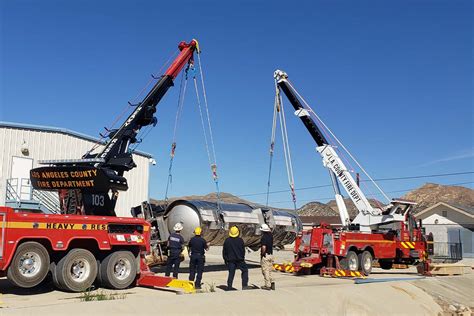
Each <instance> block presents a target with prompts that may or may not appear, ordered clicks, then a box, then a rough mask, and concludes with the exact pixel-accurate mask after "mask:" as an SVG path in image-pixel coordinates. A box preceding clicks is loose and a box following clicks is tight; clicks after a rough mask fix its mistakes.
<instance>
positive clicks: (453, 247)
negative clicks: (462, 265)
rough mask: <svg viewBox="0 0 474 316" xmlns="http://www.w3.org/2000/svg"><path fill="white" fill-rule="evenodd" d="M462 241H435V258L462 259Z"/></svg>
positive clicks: (444, 259) (445, 259)
mask: <svg viewBox="0 0 474 316" xmlns="http://www.w3.org/2000/svg"><path fill="white" fill-rule="evenodd" d="M462 258H463V257H462V243H460V242H434V243H433V259H437V260H442V261H459V260H462Z"/></svg>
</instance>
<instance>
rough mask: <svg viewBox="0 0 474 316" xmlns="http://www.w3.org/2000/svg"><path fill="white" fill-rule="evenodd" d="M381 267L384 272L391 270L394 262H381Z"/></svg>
mask: <svg viewBox="0 0 474 316" xmlns="http://www.w3.org/2000/svg"><path fill="white" fill-rule="evenodd" d="M379 265H380V268H382V269H384V270H390V269H392V267H393V261H392V260H382V259H381V260H379Z"/></svg>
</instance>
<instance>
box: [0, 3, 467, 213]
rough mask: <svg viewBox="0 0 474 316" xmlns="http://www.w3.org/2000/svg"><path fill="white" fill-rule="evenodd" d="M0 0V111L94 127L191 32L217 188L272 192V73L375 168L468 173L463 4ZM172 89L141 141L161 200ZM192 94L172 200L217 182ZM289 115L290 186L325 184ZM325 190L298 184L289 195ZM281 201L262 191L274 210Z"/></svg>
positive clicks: (278, 172) (304, 197)
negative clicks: (282, 75)
mask: <svg viewBox="0 0 474 316" xmlns="http://www.w3.org/2000/svg"><path fill="white" fill-rule="evenodd" d="M0 3H1V14H2V16H1V19H0V20H1V31H0V32H1V50H0V53H1V56H0V58H1V62H0V67H1V68H0V73H1V75H0V80H1V82H0V88H1V90H0V120H3V121H12V122H21V123H29V124H37V125H51V126H57V127H64V128H68V129H71V130H74V131H78V132H82V133H85V134H89V135H92V136H97V135H98V133H99V132H100V131H101V129H102V128H103V126H108V125H109V124H110V123H111V122H113V121H114V119H115V117H116V116H117V115H118V114H119V113H120V112H121V111H122V109H123V107H124V106H125V105H126V104H127V101H129V100H131V99H133V97H134V96H135V95H136V94H137V93H138V92H139V91H140V90H141V89H142V87H143V86H144V85H145V84H146V83H147V82H148V80H149V75H150V73H152V72H156V71H157V70H158V69H159V68H160V67H161V65H162V64H163V63H164V62H165V61H166V60H167V59H168V57H169V56H170V55H171V54H172V53H173V52H174V51H175V50H176V46H177V44H178V42H180V41H181V40H186V41H189V40H190V39H192V38H197V39H198V40H199V41H200V44H201V48H202V51H203V53H202V61H203V67H204V74H205V79H206V86H207V93H208V98H209V106H210V111H211V119H212V123H213V128H214V132H215V135H214V136H215V142H216V151H217V160H218V168H219V174H220V185H221V190H222V191H226V192H231V193H233V194H237V195H240V194H247V193H258V192H265V191H266V182H267V170H268V147H269V140H270V132H271V120H272V111H273V108H272V107H273V98H274V87H273V84H274V82H273V77H272V75H273V71H274V70H275V69H277V68H280V69H283V70H285V71H286V72H287V73H288V74H289V76H290V79H291V80H292V82H293V83H294V84H295V86H296V87H297V89H298V90H299V91H300V92H301V93H302V94H303V96H304V97H305V99H306V100H308V101H309V103H310V104H311V106H312V107H313V109H314V110H315V111H316V112H317V113H318V114H319V115H320V116H321V117H322V118H323V120H325V122H326V123H327V124H328V125H329V126H330V127H331V129H332V130H333V131H334V132H335V133H336V135H337V136H338V137H339V138H340V139H341V140H342V141H343V143H344V144H345V145H346V146H347V147H348V148H349V149H350V150H351V152H352V153H353V154H354V155H355V156H356V157H357V158H358V159H359V161H360V162H361V163H362V164H363V165H364V166H365V168H366V169H367V170H368V171H369V173H370V174H371V175H372V176H373V177H374V178H387V177H404V176H413V175H424V174H439V173H452V172H462V171H472V170H474V164H473V158H474V150H473V94H472V91H473V58H472V56H473V52H472V39H473V26H472V20H473V10H472V2H471V1H357V2H356V1H299V2H298V4H295V3H294V2H288V1H281V2H280V1H233V2H229V1H199V2H198V1H180V2H172V1H168V2H163V1H88V0H83V1H67V2H65V1H52V0H43V1H33V0H31V1H25V0H18V1H6V0H4V1H1V2H0ZM177 96H178V88H177V87H175V88H174V89H173V90H170V92H169V93H168V94H167V95H166V96H165V98H164V99H163V100H162V102H161V103H160V105H159V107H158V112H157V117H158V121H159V123H158V126H157V127H156V128H155V129H153V130H152V131H151V132H150V134H149V135H148V137H147V138H146V139H145V141H144V142H143V144H141V145H140V146H139V149H140V150H142V151H146V152H149V153H151V154H153V155H154V156H155V158H156V160H157V162H158V164H157V165H156V166H152V167H151V170H152V171H151V182H150V195H151V196H152V197H155V198H162V197H163V195H164V189H165V186H166V178H167V170H168V161H169V147H170V142H171V138H172V132H173V124H174V115H175V113H176V104H177ZM186 100H187V101H186V102H185V109H184V116H183V119H182V121H181V125H180V128H179V133H178V149H177V155H176V158H175V163H174V181H173V185H172V190H171V195H189V194H205V193H208V192H210V191H213V190H214V184H213V182H212V180H211V177H210V173H209V167H208V164H207V156H206V152H205V148H204V140H203V134H202V131H201V127H200V121H199V116H198V111H197V106H196V102H195V96H194V95H193V91H192V89H188V93H187V99H186ZM285 101H286V99H285ZM286 104H287V109H289V107H290V106H289V103H288V102H286ZM287 118H288V119H287V121H288V128H289V137H290V142H291V149H292V154H293V164H294V168H295V183H296V187H300V188H301V187H307V186H315V185H324V184H328V183H329V177H328V174H327V171H326V170H324V168H323V167H322V164H321V161H320V158H319V157H318V155H317V154H316V153H315V149H314V147H315V145H314V142H313V141H312V139H311V138H310V136H309V134H308V133H307V132H306V130H305V129H304V127H303V125H302V124H301V123H300V122H299V120H297V119H296V118H294V117H293V116H292V114H291V111H288V112H287ZM472 181H473V176H472V174H468V175H459V176H450V177H438V178H429V179H418V180H404V181H386V182H381V183H380V184H381V186H382V187H383V188H384V189H385V190H386V191H388V192H392V191H400V190H405V189H411V188H415V187H417V186H419V185H421V184H423V183H424V182H437V183H445V184H452V183H466V182H472ZM272 182H273V184H272V190H281V189H286V188H287V180H286V173H285V170H284V161H283V156H282V150H281V143H279V144H277V154H276V157H275V165H274V172H273V181H272ZM464 185H465V186H469V187H472V183H470V184H469V183H466V184H464ZM402 194H403V193H400V192H393V193H389V195H390V196H394V197H396V196H400V195H402ZM331 195H332V192H331V190H330V189H329V188H320V189H312V190H302V191H298V200H299V203H298V204H304V203H305V202H307V201H309V200H313V199H316V200H321V201H323V202H327V200H328V198H330V197H331ZM250 198H251V199H252V200H254V201H257V202H262V201H265V196H264V195H257V196H251V197H250ZM290 199H291V198H290V196H289V194H288V193H281V194H273V195H272V196H271V197H270V201H271V202H273V203H274V204H275V205H277V206H281V207H289V206H291V203H290V202H289V200H290Z"/></svg>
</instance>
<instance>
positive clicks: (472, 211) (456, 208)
mask: <svg viewBox="0 0 474 316" xmlns="http://www.w3.org/2000/svg"><path fill="white" fill-rule="evenodd" d="M440 205H443V206H445V207H448V208H450V209H452V210H453V211H456V212H458V213H461V214H464V215H466V216H469V217H474V209H473V208H472V207H471V208H469V207H465V206H459V205H455V204H449V203H445V202H438V203H436V204H434V205H431V206H430V207H427V208H425V209H424V210H423V211H421V212H419V213H418V214H416V215H415V216H416V217H417V218H420V215H423V214H425V213H427V212H429V211H431V210H433V209H434V208H436V207H438V206H440Z"/></svg>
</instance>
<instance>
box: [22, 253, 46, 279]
mask: <svg viewBox="0 0 474 316" xmlns="http://www.w3.org/2000/svg"><path fill="white" fill-rule="evenodd" d="M40 268H41V257H40V256H39V255H38V254H37V253H36V252H26V253H24V254H23V255H22V256H21V258H20V261H19V263H18V271H19V272H20V274H21V275H22V276H24V277H27V278H32V277H34V276H36V275H37V274H38V273H39V271H40Z"/></svg>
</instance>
